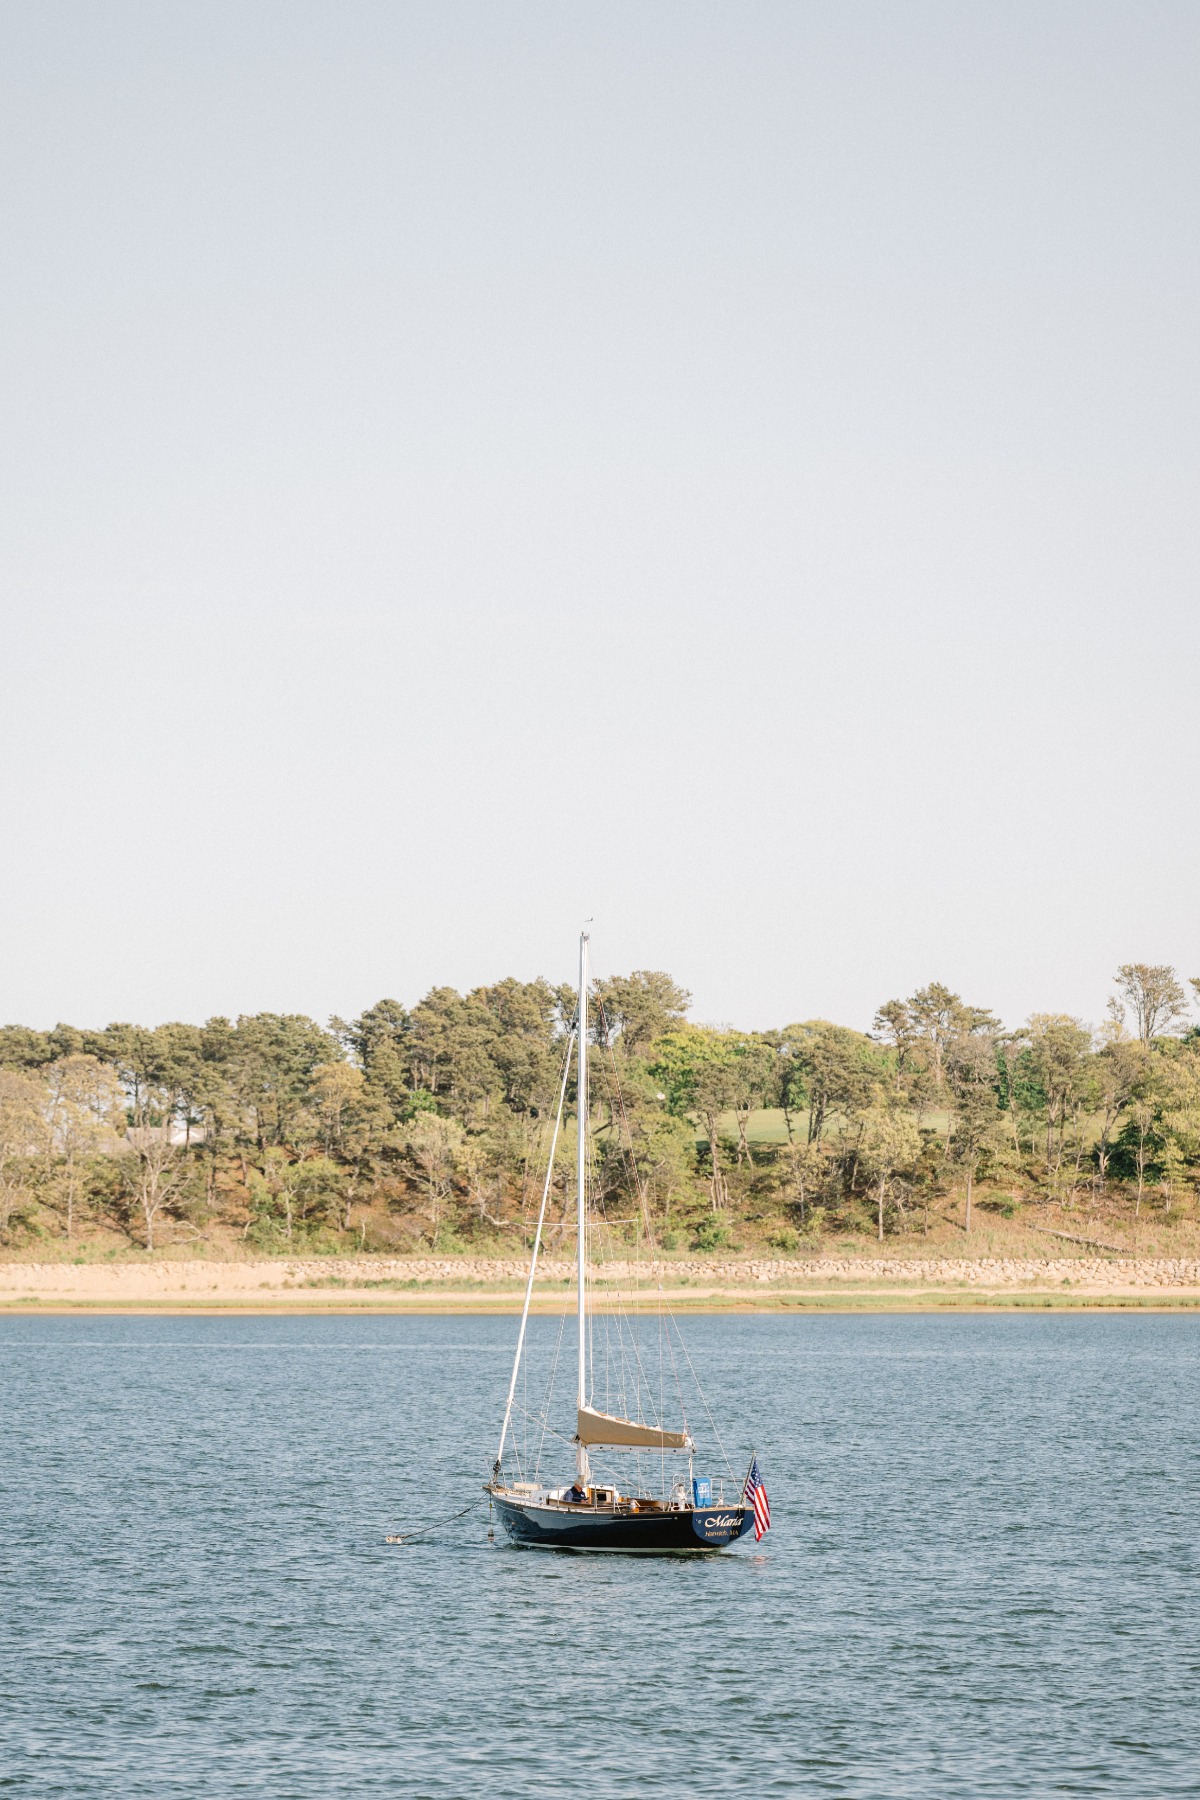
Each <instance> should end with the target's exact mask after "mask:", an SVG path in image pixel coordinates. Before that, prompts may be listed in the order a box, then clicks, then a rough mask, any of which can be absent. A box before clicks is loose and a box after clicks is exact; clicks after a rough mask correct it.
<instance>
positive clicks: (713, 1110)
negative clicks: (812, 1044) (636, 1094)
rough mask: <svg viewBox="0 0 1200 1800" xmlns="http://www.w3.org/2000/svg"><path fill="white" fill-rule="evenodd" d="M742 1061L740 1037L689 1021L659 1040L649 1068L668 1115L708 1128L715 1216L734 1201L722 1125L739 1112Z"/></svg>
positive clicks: (712, 1203) (711, 1187)
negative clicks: (725, 1163)
mask: <svg viewBox="0 0 1200 1800" xmlns="http://www.w3.org/2000/svg"><path fill="white" fill-rule="evenodd" d="M738 1055H739V1053H738V1047H737V1044H736V1042H735V1038H734V1034H732V1033H729V1032H723V1031H713V1030H711V1029H709V1028H707V1027H705V1026H701V1025H690V1024H688V1023H687V1022H686V1021H685V1022H684V1023H683V1024H681V1025H679V1026H678V1027H677V1028H676V1029H675V1030H674V1031H668V1032H666V1033H665V1034H664V1035H663V1036H662V1037H660V1038H659V1039H658V1041H657V1043H656V1044H655V1046H654V1053H653V1061H652V1062H651V1063H650V1065H649V1073H650V1075H651V1076H652V1077H653V1078H654V1079H655V1080H656V1081H658V1082H659V1083H660V1085H661V1086H662V1088H663V1089H664V1099H665V1100H666V1104H667V1108H668V1110H669V1111H670V1112H672V1113H673V1114H674V1115H675V1117H676V1118H690V1119H694V1120H696V1121H697V1122H698V1123H699V1124H701V1125H702V1126H703V1129H704V1132H705V1135H706V1136H707V1139H708V1150H709V1158H710V1164H711V1170H712V1174H711V1177H710V1182H709V1194H710V1200H711V1205H712V1210H713V1211H714V1212H719V1211H720V1210H721V1209H722V1208H724V1207H725V1206H726V1205H727V1204H728V1201H729V1189H728V1184H727V1182H726V1180H725V1171H724V1168H723V1167H722V1163H721V1144H720V1120H721V1115H722V1113H726V1112H730V1111H732V1110H733V1108H734V1107H735V1106H736V1104H737V1100H738V1096H739V1094H740V1093H741V1092H742V1091H743V1082H742V1071H741V1069H740V1068H739V1067H738V1066H737V1065H738Z"/></svg>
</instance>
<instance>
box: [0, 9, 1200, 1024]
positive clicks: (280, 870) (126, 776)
mask: <svg viewBox="0 0 1200 1800" xmlns="http://www.w3.org/2000/svg"><path fill="white" fill-rule="evenodd" d="M0 155H2V167H3V180H2V189H0V235H2V241H3V259H4V274H3V280H2V282H0V322H2V342H3V348H4V355H3V366H2V375H0V380H2V388H0V458H2V466H0V498H2V517H0V584H2V587H0V591H2V594H3V602H2V604H3V637H2V640H0V641H2V643H3V673H2V680H3V723H2V730H3V762H2V768H3V783H2V795H3V798H2V802H0V845H2V847H3V857H4V879H3V885H2V901H0V1018H3V1019H19V1020H22V1021H24V1022H27V1023H30V1024H36V1025H42V1026H45V1025H49V1024H52V1023H53V1022H54V1021H55V1020H56V1019H59V1018H66V1019H70V1020H73V1021H75V1022H77V1023H86V1024H100V1023H103V1022H104V1021H106V1020H109V1019H113V1018H135V1019H140V1020H143V1021H145V1022H147V1023H153V1022H156V1021H158V1020H161V1019H166V1018H176V1017H178V1018H189V1019H201V1018H203V1017H205V1016H207V1015H209V1014H211V1013H214V1012H230V1013H236V1012H238V1011H253V1010H257V1009H260V1008H268V1009H272V1010H288V1011H291V1010H297V1011H307V1012H311V1013H313V1014H315V1015H316V1016H318V1017H323V1016H324V1015H326V1014H327V1013H328V1012H330V1011H331V1010H337V1011H339V1012H343V1013H348V1012H352V1011H355V1010H357V1009H359V1008H361V1007H362V1006H364V1005H366V1004H369V1003H371V1002H372V1001H374V1000H376V999H377V998H379V997H380V996H381V995H384V994H389V995H395V996H396V997H397V998H399V999H402V1000H405V1001H409V1002H411V1001H413V1000H415V999H417V998H418V997H419V996H420V994H421V993H422V992H423V991H425V989H426V988H428V987H429V986H430V985H432V984H433V983H435V982H438V983H443V982H444V983H451V984H453V985H455V986H460V987H461V986H465V985H469V984H474V983H476V982H479V981H484V980H490V979H494V978H496V977H499V976H501V975H504V974H509V973H512V974H516V975H520V976H526V977H527V976H532V975H535V974H538V973H544V974H546V975H548V976H550V977H552V978H555V979H558V978H564V977H569V975H570V974H571V971H572V966H573V959H574V941H575V934H576V932H577V929H578V925H579V922H580V920H581V919H582V918H583V917H585V916H586V915H589V914H590V915H593V916H594V919H595V924H594V927H593V930H594V944H595V955H596V961H597V964H598V966H599V967H600V968H602V969H622V970H623V969H629V968H633V967H652V968H653V967H658V968H666V969H669V970H670V971H671V972H672V973H673V974H675V975H676V977H677V978H679V979H680V980H682V981H684V982H685V983H686V984H687V985H689V986H690V987H691V988H692V989H693V991H694V993H695V996H696V1012H697V1015H698V1016H699V1017H702V1018H706V1019H710V1020H715V1021H728V1022H730V1023H734V1024H738V1025H742V1026H747V1027H749V1026H766V1025H769V1024H772V1023H783V1022H786V1021H789V1020H792V1019H798V1018H807V1017H811V1016H814V1015H825V1016H829V1017H833V1018H837V1019H840V1020H842V1021H844V1022H846V1023H848V1024H855V1025H859V1026H867V1025H869V1023H870V1020H871V1016H872V1014H873V1012H874V1009H875V1007H876V1005H877V1004H878V1003H879V1002H880V1001H882V1000H885V999H887V998H888V997H889V996H891V995H895V994H900V993H907V992H909V991H911V990H912V989H913V988H914V987H915V986H917V985H919V984H921V983H923V982H925V981H928V980H930V979H931V978H938V979H941V980H943V981H946V982H949V983H950V984H951V985H952V986H954V987H956V988H958V989H960V990H961V992H962V993H963V994H964V995H965V996H966V997H967V998H968V999H970V1000H971V1001H974V1002H978V1003H981V1004H987V1005H991V1006H993V1007H995V1008H996V1009H997V1010H998V1011H1000V1012H1001V1013H1002V1015H1003V1016H1004V1017H1005V1018H1006V1019H1007V1020H1009V1021H1010V1022H1015V1021H1017V1020H1019V1019H1021V1018H1023V1017H1024V1016H1025V1015H1026V1014H1027V1013H1028V1012H1029V1011H1031V1010H1033V1009H1038V1010H1066V1011H1071V1012H1077V1013H1080V1014H1082V1015H1083V1016H1084V1017H1085V1018H1087V1019H1090V1020H1096V1019H1098V1018H1099V1017H1100V1016H1101V1014H1102V1012H1103V1007H1104V1001H1105V997H1106V995H1107V994H1108V992H1109V991H1110V977H1111V974H1112V971H1113V969H1114V968H1115V966H1116V964H1117V963H1118V962H1121V961H1126V960H1130V959H1140V960H1150V961H1159V960H1162V961H1169V962H1173V963H1176V964H1177V965H1179V966H1180V971H1181V973H1182V974H1185V975H1190V974H1194V973H1198V972H1200V929H1198V926H1197V908H1196V897H1197V877H1198V874H1200V850H1198V844H1200V834H1198V829H1197V827H1198V818H1197V805H1196V796H1197V776H1198V773H1200V768H1198V746H1197V737H1198V733H1197V722H1196V721H1197V677H1198V674H1200V660H1198V656H1197V652H1198V650H1200V614H1198V607H1197V598H1198V596H1197V576H1198V573H1200V505H1198V499H1200V481H1198V477H1200V409H1198V393H1197V387H1198V381H1197V377H1198V373H1200V231H1198V224H1200V213H1198V203H1200V8H1198V7H1197V5H1196V4H1195V0H1185V3H1181V4H1154V0H1128V3H1122V4H1111V3H1109V4H1106V3H1105V0H1082V3H1079V4H1062V3H1056V0H1033V3H1028V4H1022V3H1020V0H992V3H988V4H979V3H976V4H971V3H970V0H944V3H943V0H909V3H904V0H885V3H880V4H856V3H855V0H822V3H820V4H814V3H806V0H781V3H778V4H777V3H775V0H725V3H723V4H705V3H704V0H680V3H675V0H650V3H647V0H627V3H622V0H603V3H601V0H592V3H590V4H589V3H582V0H581V3H579V4H570V5H564V4H562V0H547V3H546V4H535V3H532V0H505V3H503V4H499V3H496V4H477V3H476V4H471V3H467V0H462V3H455V0H421V3H419V4H404V3H403V0H386V3H385V0H325V3H323V4H319V5H318V4H312V3H311V0H286V3H278V4H276V3H272V0H251V3H250V4H247V0H236V4H224V3H220V0H197V3H196V4H191V5H175V4H168V3H166V0H154V3H146V4H131V3H125V0H80V3H78V4H63V3H60V0H8V3H7V4H6V5H5V6H4V7H3V10H2V12H0Z"/></svg>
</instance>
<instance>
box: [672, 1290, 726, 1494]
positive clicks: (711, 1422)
mask: <svg viewBox="0 0 1200 1800" xmlns="http://www.w3.org/2000/svg"><path fill="white" fill-rule="evenodd" d="M666 1305H667V1316H668V1317H669V1318H670V1320H671V1323H672V1324H673V1325H675V1332H676V1335H677V1336H678V1338H679V1348H680V1349H681V1350H682V1351H683V1354H684V1356H685V1357H686V1358H687V1366H688V1368H689V1369H690V1370H691V1374H692V1380H693V1381H694V1382H695V1384H696V1392H697V1393H698V1394H699V1396H700V1404H701V1406H702V1407H703V1408H704V1411H705V1414H706V1416H707V1418H708V1423H709V1426H710V1428H711V1430H712V1434H713V1436H714V1437H715V1438H716V1440H717V1449H718V1450H719V1451H720V1452H721V1455H722V1456H723V1457H724V1458H725V1467H726V1468H727V1469H728V1471H729V1474H730V1478H731V1479H732V1477H733V1464H732V1463H731V1462H730V1460H729V1452H728V1451H727V1450H726V1448H725V1446H724V1444H723V1443H722V1442H721V1434H720V1432H719V1431H718V1430H717V1422H716V1420H715V1419H714V1418H713V1416H712V1413H711V1412H710V1411H709V1406H708V1396H707V1394H706V1393H705V1392H704V1389H703V1388H702V1387H701V1385H700V1377H699V1376H698V1375H697V1373H696V1371H695V1369H694V1368H693V1367H692V1359H691V1357H690V1356H688V1347H687V1345H686V1344H685V1343H684V1341H683V1333H682V1332H681V1331H680V1329H679V1326H678V1325H676V1324H675V1317H674V1314H673V1313H672V1312H671V1303H670V1301H667V1303H666Z"/></svg>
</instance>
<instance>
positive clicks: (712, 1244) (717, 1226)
mask: <svg viewBox="0 0 1200 1800" xmlns="http://www.w3.org/2000/svg"><path fill="white" fill-rule="evenodd" d="M732 1242H733V1233H732V1231H730V1229H729V1227H728V1225H723V1224H722V1223H721V1222H720V1220H719V1219H706V1220H705V1221H704V1223H703V1225H701V1226H699V1227H698V1228H697V1231H696V1235H695V1237H694V1238H693V1239H692V1249H693V1250H724V1249H726V1248H727V1246H728V1245H730V1244H732Z"/></svg>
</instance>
